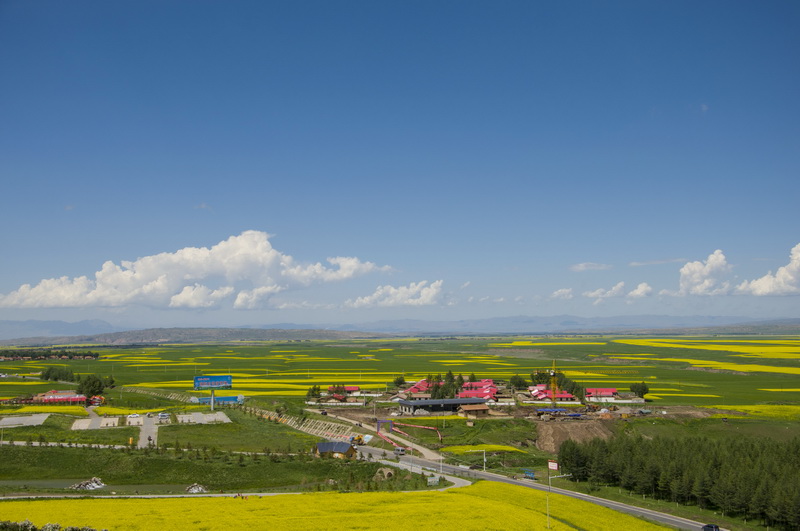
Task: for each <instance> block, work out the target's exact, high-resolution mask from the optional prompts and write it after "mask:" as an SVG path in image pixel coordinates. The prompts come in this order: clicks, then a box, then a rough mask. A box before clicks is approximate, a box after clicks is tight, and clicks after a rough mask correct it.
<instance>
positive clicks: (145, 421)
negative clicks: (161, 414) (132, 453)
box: [136, 415, 158, 448]
mask: <svg viewBox="0 0 800 531" xmlns="http://www.w3.org/2000/svg"><path fill="white" fill-rule="evenodd" d="M139 418H140V419H141V420H142V427H141V428H140V429H139V443H138V444H137V445H136V446H137V447H138V448H147V445H148V444H150V443H152V444H153V445H154V446H158V425H157V424H156V418H155V417H148V416H147V415H145V416H143V417H139Z"/></svg>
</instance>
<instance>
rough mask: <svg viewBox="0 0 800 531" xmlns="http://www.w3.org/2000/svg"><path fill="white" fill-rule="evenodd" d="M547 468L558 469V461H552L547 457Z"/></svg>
mask: <svg viewBox="0 0 800 531" xmlns="http://www.w3.org/2000/svg"><path fill="white" fill-rule="evenodd" d="M547 468H549V469H550V470H558V461H553V460H552V459H549V460H548V461H547Z"/></svg>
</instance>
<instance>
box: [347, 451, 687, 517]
mask: <svg viewBox="0 0 800 531" xmlns="http://www.w3.org/2000/svg"><path fill="white" fill-rule="evenodd" d="M358 451H359V452H362V453H365V454H372V455H373V456H374V457H376V458H380V457H382V456H383V454H384V450H381V449H378V448H369V447H366V446H361V447H359V449H358ZM400 462H401V463H404V464H406V465H408V466H412V467H414V468H416V467H419V468H420V470H423V469H424V470H426V471H428V472H441V473H443V474H449V475H454V476H455V475H458V476H462V477H467V478H471V479H473V480H478V479H485V480H488V481H499V482H502V483H509V484H511V485H518V486H520V487H528V488H530V489H538V490H544V491H547V490H548V486H547V485H546V484H544V485H543V484H541V483H538V482H535V481H533V480H529V479H512V478H509V477H507V476H502V475H500V474H494V473H492V472H484V471H482V470H466V469H463V468H461V467H458V466H453V465H447V464H444V463H443V462H442V461H432V460H429V459H422V458H419V457H412V456H403V457H401V458H400ZM551 492H554V493H556V494H562V495H564V496H570V497H572V498H578V499H581V500H584V501H588V502H590V503H594V504H597V505H602V506H604V507H608V508H610V509H614V510H615V511H620V512H623V513H628V514H632V515H634V516H638V517H640V518H645V519H647V520H650V521H653V522H658V523H660V524H664V525H668V526H671V527H674V528H677V529H684V530H687V531H696V530H700V529H702V528H703V523H701V522H695V521H694V520H688V519H686V518H680V517H678V516H672V515H670V514H666V513H661V512H658V511H652V510H650V509H643V508H641V507H636V506H634V505H628V504H625V503H620V502H615V501H611V500H606V499H604V498H598V497H597V496H591V495H589V494H583V493H580V492H574V491H571V490H566V489H559V488H557V487H553V488H552V490H551Z"/></svg>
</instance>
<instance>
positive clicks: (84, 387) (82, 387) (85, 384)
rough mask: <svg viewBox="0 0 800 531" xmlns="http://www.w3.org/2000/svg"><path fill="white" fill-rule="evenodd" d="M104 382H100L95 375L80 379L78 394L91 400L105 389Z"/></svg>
mask: <svg viewBox="0 0 800 531" xmlns="http://www.w3.org/2000/svg"><path fill="white" fill-rule="evenodd" d="M105 388H106V386H105V382H103V380H101V379H100V378H99V377H98V376H97V375H96V374H89V375H87V376H86V377H84V378H82V379H81V382H80V383H79V384H78V393H79V394H82V395H84V396H85V397H86V398H91V397H93V396H95V395H100V394H103V389H105Z"/></svg>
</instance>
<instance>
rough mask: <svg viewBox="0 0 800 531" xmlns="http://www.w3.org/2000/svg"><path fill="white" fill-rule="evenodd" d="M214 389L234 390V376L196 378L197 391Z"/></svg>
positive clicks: (195, 388) (195, 387)
mask: <svg viewBox="0 0 800 531" xmlns="http://www.w3.org/2000/svg"><path fill="white" fill-rule="evenodd" d="M213 389H233V376H230V375H227V376H195V377H194V390H195V391H211V390H213Z"/></svg>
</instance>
